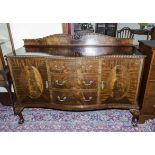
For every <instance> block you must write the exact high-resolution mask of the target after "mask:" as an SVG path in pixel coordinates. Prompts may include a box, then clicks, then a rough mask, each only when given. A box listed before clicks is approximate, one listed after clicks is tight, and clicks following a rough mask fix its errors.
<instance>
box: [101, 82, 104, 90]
mask: <svg viewBox="0 0 155 155" xmlns="http://www.w3.org/2000/svg"><path fill="white" fill-rule="evenodd" d="M101 89H102V90H103V89H104V81H101Z"/></svg>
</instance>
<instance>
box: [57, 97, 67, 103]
mask: <svg viewBox="0 0 155 155" xmlns="http://www.w3.org/2000/svg"><path fill="white" fill-rule="evenodd" d="M57 99H58V100H59V101H60V102H64V101H65V100H66V99H67V97H63V98H62V99H61V98H60V96H58V97H57Z"/></svg>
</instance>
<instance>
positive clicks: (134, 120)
mask: <svg viewBox="0 0 155 155" xmlns="http://www.w3.org/2000/svg"><path fill="white" fill-rule="evenodd" d="M130 113H131V114H132V115H133V116H132V121H131V124H132V125H133V126H134V127H136V126H137V123H138V120H139V115H140V112H139V110H138V109H130Z"/></svg>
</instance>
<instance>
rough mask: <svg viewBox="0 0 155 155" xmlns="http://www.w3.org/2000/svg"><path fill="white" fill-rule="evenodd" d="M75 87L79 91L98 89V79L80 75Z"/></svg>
mask: <svg viewBox="0 0 155 155" xmlns="http://www.w3.org/2000/svg"><path fill="white" fill-rule="evenodd" d="M77 85H78V88H79V89H97V88H98V77H97V76H89V75H82V76H79V77H78V80H77Z"/></svg>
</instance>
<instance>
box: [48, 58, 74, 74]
mask: <svg viewBox="0 0 155 155" xmlns="http://www.w3.org/2000/svg"><path fill="white" fill-rule="evenodd" d="M48 66H49V70H50V72H52V73H74V72H76V63H75V60H74V61H72V60H68V61H67V60H51V59H49V61H48Z"/></svg>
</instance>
